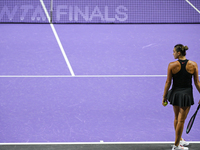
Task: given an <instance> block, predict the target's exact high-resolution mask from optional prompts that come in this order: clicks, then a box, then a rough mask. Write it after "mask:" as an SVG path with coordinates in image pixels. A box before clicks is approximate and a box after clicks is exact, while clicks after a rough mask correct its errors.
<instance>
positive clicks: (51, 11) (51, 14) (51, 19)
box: [50, 0, 53, 23]
mask: <svg viewBox="0 0 200 150" xmlns="http://www.w3.org/2000/svg"><path fill="white" fill-rule="evenodd" d="M52 21H53V0H51V9H50V23H52Z"/></svg>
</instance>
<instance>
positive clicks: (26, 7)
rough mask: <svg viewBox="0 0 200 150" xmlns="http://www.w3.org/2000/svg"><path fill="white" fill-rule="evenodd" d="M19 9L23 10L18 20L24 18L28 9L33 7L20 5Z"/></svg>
mask: <svg viewBox="0 0 200 150" xmlns="http://www.w3.org/2000/svg"><path fill="white" fill-rule="evenodd" d="M20 9H23V10H24V11H23V12H22V15H21V16H20V20H22V21H23V20H24V18H25V17H26V15H27V13H28V11H29V9H33V6H32V5H22V6H21V8H20Z"/></svg>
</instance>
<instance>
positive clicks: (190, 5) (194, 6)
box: [185, 0, 200, 14]
mask: <svg viewBox="0 0 200 150" xmlns="http://www.w3.org/2000/svg"><path fill="white" fill-rule="evenodd" d="M185 1H186V2H187V3H188V4H190V6H192V7H193V8H194V9H195V10H196V11H197V12H198V13H199V14H200V11H199V10H198V9H197V8H196V7H195V6H194V5H193V4H192V3H191V2H190V1H188V0H185Z"/></svg>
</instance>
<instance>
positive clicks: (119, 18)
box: [115, 5, 128, 21]
mask: <svg viewBox="0 0 200 150" xmlns="http://www.w3.org/2000/svg"><path fill="white" fill-rule="evenodd" d="M121 9H122V10H124V11H128V9H127V8H126V7H124V6H122V5H120V6H118V7H117V8H116V10H115V11H116V12H117V14H118V15H117V14H116V15H115V18H116V19H117V20H118V21H126V20H127V19H128V14H127V13H126V12H121V11H120V10H121ZM119 15H120V16H121V15H122V16H123V17H122V18H121V17H120V16H119Z"/></svg>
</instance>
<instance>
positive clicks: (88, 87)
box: [0, 24, 200, 150]
mask: <svg viewBox="0 0 200 150" xmlns="http://www.w3.org/2000/svg"><path fill="white" fill-rule="evenodd" d="M179 43H182V44H184V45H187V46H188V47H189V50H188V51H187V55H186V56H187V59H189V60H193V61H195V62H197V64H198V65H199V64H200V59H199V56H200V50H199V43H200V25H199V24H51V25H50V24H0V143H1V144H0V149H1V150H8V149H9V150H15V149H20V150H30V149H31V150H34V149H37V150H38V149H41V150H53V149H56V150H61V149H69V150H75V149H82V150H86V149H87V150H90V149H104V150H105V149H109V150H112V149H113V150H114V149H123V150H129V149H131V150H134V149H135V150H136V149H137V150H138V149H141V150H145V149H152V150H156V149H158V150H167V149H171V145H172V144H173V142H171V141H174V138H175V137H174V129H173V120H174V115H173V109H172V106H170V105H168V106H166V107H163V106H162V102H161V101H162V94H163V89H164V84H165V80H166V74H167V66H168V64H169V62H171V61H174V59H173V55H172V53H173V47H174V45H176V44H179ZM199 66H200V65H199ZM194 99H195V105H194V106H192V107H191V110H190V113H189V114H188V118H187V120H186V124H187V122H188V121H189V118H190V117H191V116H192V115H193V113H194V112H195V110H196V107H197V103H198V101H199V93H198V91H197V90H196V88H195V86H194ZM199 127H200V115H198V114H197V116H196V120H195V122H194V125H193V128H192V130H191V131H190V133H189V134H186V133H185V130H186V127H185V128H184V131H183V138H184V139H185V140H187V141H191V144H190V146H189V148H190V150H197V149H199V148H200V144H199V143H200V142H199V141H200V134H199V133H200V128H199ZM60 142H61V143H63V144H59V143H60ZM77 142H81V143H79V144H77ZM127 142H128V143H127ZM135 142H136V143H135ZM137 142H142V143H137ZM20 143H21V144H20Z"/></svg>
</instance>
